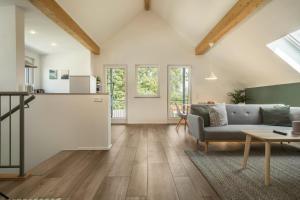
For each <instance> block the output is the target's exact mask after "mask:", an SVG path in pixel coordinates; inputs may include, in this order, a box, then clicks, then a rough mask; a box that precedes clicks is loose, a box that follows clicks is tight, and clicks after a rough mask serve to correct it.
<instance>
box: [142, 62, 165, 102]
mask: <svg viewBox="0 0 300 200" xmlns="http://www.w3.org/2000/svg"><path fill="white" fill-rule="evenodd" d="M136 91H137V97H159V95H160V91H159V67H158V66H156V65H137V66H136Z"/></svg>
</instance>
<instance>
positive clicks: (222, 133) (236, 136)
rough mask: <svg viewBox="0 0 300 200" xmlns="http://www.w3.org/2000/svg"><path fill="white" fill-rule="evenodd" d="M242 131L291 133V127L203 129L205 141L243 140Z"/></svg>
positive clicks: (263, 126) (257, 126) (256, 126)
mask: <svg viewBox="0 0 300 200" xmlns="http://www.w3.org/2000/svg"><path fill="white" fill-rule="evenodd" d="M243 130H270V131H273V130H278V131H291V130H292V128H291V127H283V126H269V125H227V126H221V127H205V128H204V135H205V139H206V140H245V134H244V133H243V132H242V131H243Z"/></svg>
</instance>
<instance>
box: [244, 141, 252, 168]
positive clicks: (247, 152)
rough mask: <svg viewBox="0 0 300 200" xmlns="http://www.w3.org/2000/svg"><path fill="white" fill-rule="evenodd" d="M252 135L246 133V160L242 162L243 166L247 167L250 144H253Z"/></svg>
mask: <svg viewBox="0 0 300 200" xmlns="http://www.w3.org/2000/svg"><path fill="white" fill-rule="evenodd" d="M251 139H252V138H251V135H246V142H245V149H244V160H243V163H242V168H243V169H245V168H246V166H247V161H248V157H249V152H250V145H251Z"/></svg>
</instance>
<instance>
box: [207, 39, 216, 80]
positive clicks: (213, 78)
mask: <svg viewBox="0 0 300 200" xmlns="http://www.w3.org/2000/svg"><path fill="white" fill-rule="evenodd" d="M213 46H214V43H212V42H210V43H209V48H210V49H212V48H213ZM209 62H210V66H209V69H210V74H209V76H208V77H206V78H205V80H207V81H214V80H217V79H218V77H217V76H216V75H215V73H214V72H213V71H212V69H211V65H212V62H211V58H210V59H209Z"/></svg>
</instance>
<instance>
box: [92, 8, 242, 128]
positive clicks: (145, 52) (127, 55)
mask: <svg viewBox="0 0 300 200" xmlns="http://www.w3.org/2000/svg"><path fill="white" fill-rule="evenodd" d="M101 48H102V53H101V55H100V56H98V60H97V70H96V73H97V74H99V75H102V80H104V77H103V65H104V64H126V65H127V66H128V73H127V74H128V123H165V122H167V65H168V64H183V65H191V66H192V99H193V102H194V103H197V102H199V101H207V100H215V101H217V102H225V101H228V98H227V96H226V93H227V92H228V91H231V90H233V88H236V87H242V85H241V84H240V80H236V79H231V74H230V73H228V72H227V71H222V70H221V69H220V68H219V66H214V67H213V71H214V72H215V73H216V75H217V76H218V77H219V80H218V81H215V82H209V81H205V80H204V78H205V77H206V76H207V75H208V74H209V69H208V68H209V67H208V66H209V62H208V60H207V58H205V57H200V56H195V55H194V47H193V46H191V45H188V43H187V42H186V41H184V40H183V39H182V38H181V37H180V36H179V35H178V34H177V33H176V32H175V31H174V30H173V29H172V28H171V27H169V25H168V24H167V23H165V22H164V21H163V20H162V19H161V18H160V17H158V16H157V15H156V14H153V13H152V12H142V13H141V14H140V15H139V16H137V17H136V18H135V19H134V20H133V21H132V22H131V23H130V24H128V25H127V26H126V27H124V28H123V29H122V30H121V31H120V32H118V33H117V34H116V35H114V37H112V38H111V39H110V40H108V41H107V42H105V43H103V44H102V45H101ZM135 64H157V65H159V66H160V89H161V96H160V98H135V89H136V85H135Z"/></svg>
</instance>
